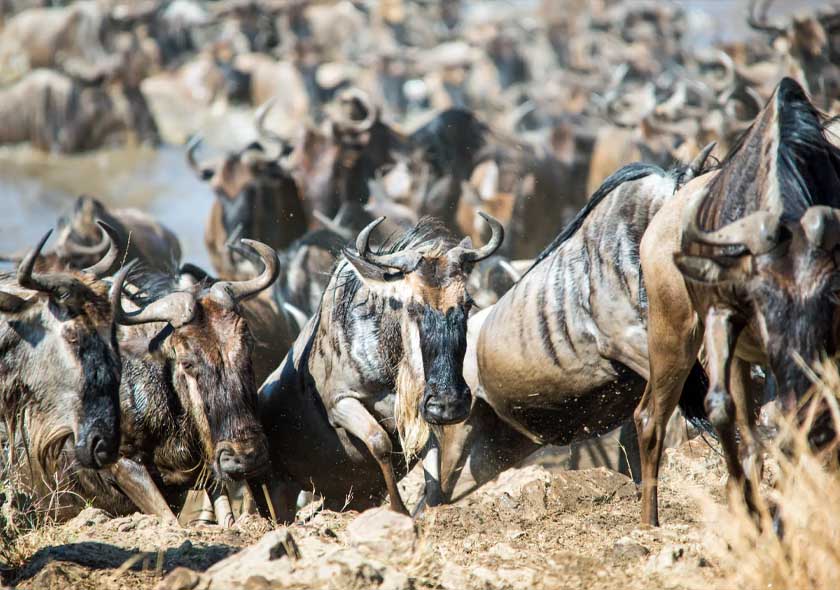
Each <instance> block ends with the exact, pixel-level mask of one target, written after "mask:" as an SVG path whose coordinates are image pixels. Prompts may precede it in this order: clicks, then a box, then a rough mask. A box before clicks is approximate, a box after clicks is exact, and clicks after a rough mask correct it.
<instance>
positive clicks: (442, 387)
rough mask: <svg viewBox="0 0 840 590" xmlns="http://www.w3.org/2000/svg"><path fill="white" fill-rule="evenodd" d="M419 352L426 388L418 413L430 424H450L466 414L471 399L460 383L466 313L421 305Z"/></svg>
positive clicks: (463, 310)
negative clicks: (444, 310) (422, 306)
mask: <svg viewBox="0 0 840 590" xmlns="http://www.w3.org/2000/svg"><path fill="white" fill-rule="evenodd" d="M420 351H421V353H422V356H423V371H424V375H425V380H426V386H425V389H424V392H423V399H422V401H421V407H420V411H421V413H422V415H423V418H424V419H425V420H426V421H427V422H430V423H432V424H450V423H453V422H459V421H462V420H464V419H465V418H466V417H467V415H468V414H469V409H470V405H471V401H472V400H471V396H470V390H469V387H467V384H466V382H465V381H464V376H463V372H464V371H463V369H464V355H465V354H466V351H467V312H466V309H465V308H464V307H463V306H460V305H458V306H455V307H453V308H451V309H449V310H448V311H447V312H446V313H443V312H441V311H438V310H436V309H433V308H432V307H429V306H425V307H424V308H423V316H422V318H421V320H420Z"/></svg>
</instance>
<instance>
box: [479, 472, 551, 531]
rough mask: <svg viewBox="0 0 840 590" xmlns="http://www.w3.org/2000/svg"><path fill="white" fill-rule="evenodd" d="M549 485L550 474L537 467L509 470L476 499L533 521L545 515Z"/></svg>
mask: <svg viewBox="0 0 840 590" xmlns="http://www.w3.org/2000/svg"><path fill="white" fill-rule="evenodd" d="M550 481H551V474H550V473H549V472H548V471H546V470H545V468H543V467H541V466H539V465H530V466H528V467H524V468H521V469H508V470H507V471H505V472H504V473H502V474H501V475H500V476H499V477H498V479H497V480H496V481H495V482H492V483H490V484H488V485H486V486H484V488H482V489H481V490H480V491H479V494H480V496H479V497H480V498H482V501H483V502H488V503H493V504H496V505H497V506H498V507H499V509H500V510H503V511H505V512H515V513H516V514H517V516H521V517H524V518H525V519H527V520H536V519H538V518H541V517H542V516H544V515H545V513H546V511H547V502H546V489H547V486H548V483H549V482H550Z"/></svg>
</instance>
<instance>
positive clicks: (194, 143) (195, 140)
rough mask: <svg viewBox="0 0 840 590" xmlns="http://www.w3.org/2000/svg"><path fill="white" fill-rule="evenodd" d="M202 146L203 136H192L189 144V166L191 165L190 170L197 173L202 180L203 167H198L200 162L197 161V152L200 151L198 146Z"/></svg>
mask: <svg viewBox="0 0 840 590" xmlns="http://www.w3.org/2000/svg"><path fill="white" fill-rule="evenodd" d="M200 145H201V135H199V134H198V133H196V134H195V135H193V136H192V138H191V139H190V141H189V143H187V164H189V166H190V169H191V170H192V171H193V172H195V173H196V174H197V175H198V177H199V178H201V176H202V174H201V167H200V166H199V165H198V161H196V159H195V152H196V150H197V149H198V146H200Z"/></svg>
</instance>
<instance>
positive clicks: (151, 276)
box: [127, 265, 210, 305]
mask: <svg viewBox="0 0 840 590" xmlns="http://www.w3.org/2000/svg"><path fill="white" fill-rule="evenodd" d="M178 281H179V277H178V275H177V274H176V273H171V272H167V271H162V270H158V269H154V268H151V267H148V266H145V265H139V266H138V267H136V268H134V269H132V270H131V271H129V273H128V281H127V282H129V283H131V284H132V285H134V286H135V287H137V288H138V292H137V293H136V294H135V295H132V296H131V299H132V301H134V303H136V304H138V305H147V304H149V303H152V302H153V301H157V300H158V299H161V298H163V297H166V296H167V295H169V294H171V293H175V292H176V291H192V292H193V293H196V294H198V293H200V292H201V291H202V290H203V289H204V288H206V287H208V286H210V281H209V280H208V279H204V280H202V281H200V282H199V283H198V285H196V286H195V287H189V288H187V289H184V288H183V287H182V286H181V285H179V283H178Z"/></svg>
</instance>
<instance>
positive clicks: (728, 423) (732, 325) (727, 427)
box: [705, 307, 744, 486]
mask: <svg viewBox="0 0 840 590" xmlns="http://www.w3.org/2000/svg"><path fill="white" fill-rule="evenodd" d="M741 329H742V326H741V325H739V324H737V323H736V322H735V321H734V313H733V312H732V311H731V310H729V309H726V308H716V307H712V308H710V309H709V312H708V314H707V315H706V339H705V346H706V358H707V362H708V367H707V371H708V374H709V393H707V394H706V412H707V413H708V415H709V421H710V422H711V423H712V426H714V428H715V430H716V431H717V433H718V436H719V437H720V442H721V446H723V453H724V457H725V459H726V468H727V470H728V471H729V481H730V484H731V483H732V482H734V483H736V484H738V485H739V486H740V485H743V483H744V470H743V467H742V465H741V461H740V458H739V456H738V443H737V441H736V439H735V422H736V413H735V412H736V408H735V401H734V400H733V398H732V395H731V393H730V390H729V385H730V383H731V379H730V377H731V369H732V364H733V363H732V361H733V355H732V352H733V349H734V347H735V342H736V341H737V339H738V334H739V333H740V331H741Z"/></svg>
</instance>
